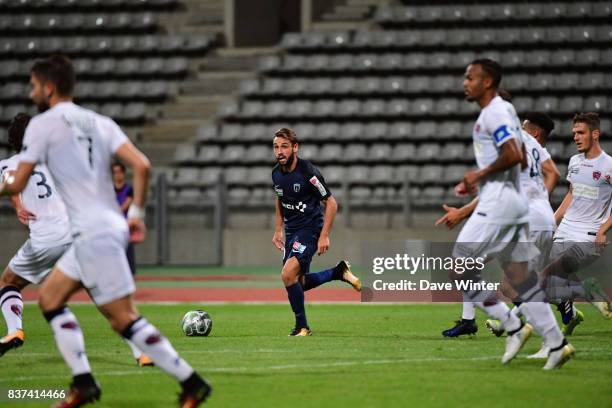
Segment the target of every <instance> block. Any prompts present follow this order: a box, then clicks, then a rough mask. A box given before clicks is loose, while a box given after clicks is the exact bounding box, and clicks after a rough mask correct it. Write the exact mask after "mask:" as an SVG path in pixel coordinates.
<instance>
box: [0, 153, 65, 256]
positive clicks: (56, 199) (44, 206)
mask: <svg viewBox="0 0 612 408" xmlns="http://www.w3.org/2000/svg"><path fill="white" fill-rule="evenodd" d="M18 164H19V155H18V154H16V155H14V156H12V157H10V158H8V159H6V160H2V161H0V175H4V173H5V172H7V171H14V170H17V165H18ZM21 201H22V202H23V206H24V207H25V208H26V209H27V210H28V211H30V212H32V213H33V214H34V215H35V216H36V219H35V220H32V221H30V222H29V223H28V227H29V229H30V241H31V243H32V246H33V247H40V246H44V247H49V246H58V245H63V244H66V243H69V242H70V241H71V240H72V234H71V231H70V224H69V222H68V214H67V213H66V207H65V206H64V203H63V201H62V199H61V197H60V196H59V194H58V192H57V190H56V188H55V183H54V182H53V178H52V177H51V176H50V174H49V170H47V168H46V166H44V165H40V164H39V165H37V166H36V167H34V171H33V172H32V176H31V177H30V179H29V180H28V184H27V185H26V187H25V189H24V190H23V191H22V192H21Z"/></svg>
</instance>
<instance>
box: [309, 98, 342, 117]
mask: <svg viewBox="0 0 612 408" xmlns="http://www.w3.org/2000/svg"><path fill="white" fill-rule="evenodd" d="M337 110H339V109H338V107H337V104H336V101H334V100H331V99H321V100H318V101H317V102H315V104H314V106H313V108H312V114H313V116H316V117H331V116H334V115H335V114H336V111H337Z"/></svg>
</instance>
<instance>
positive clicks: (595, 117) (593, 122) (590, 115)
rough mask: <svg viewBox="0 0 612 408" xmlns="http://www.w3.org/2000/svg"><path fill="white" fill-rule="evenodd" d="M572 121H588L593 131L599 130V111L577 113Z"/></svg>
mask: <svg viewBox="0 0 612 408" xmlns="http://www.w3.org/2000/svg"><path fill="white" fill-rule="evenodd" d="M572 123H573V124H574V125H575V124H576V123H586V124H587V126H588V127H589V129H590V130H591V132H592V131H594V130H599V114H598V113H597V112H584V113H577V114H575V115H574V119H573V121H572Z"/></svg>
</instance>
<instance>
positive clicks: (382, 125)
mask: <svg viewBox="0 0 612 408" xmlns="http://www.w3.org/2000/svg"><path fill="white" fill-rule="evenodd" d="M387 133H388V128H387V123H386V122H368V124H367V125H366V128H365V130H364V133H363V135H362V139H363V140H381V139H385V138H387Z"/></svg>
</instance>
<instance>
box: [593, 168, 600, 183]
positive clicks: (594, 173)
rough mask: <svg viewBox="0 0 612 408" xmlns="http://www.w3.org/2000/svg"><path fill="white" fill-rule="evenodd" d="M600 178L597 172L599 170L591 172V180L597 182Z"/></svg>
mask: <svg viewBox="0 0 612 408" xmlns="http://www.w3.org/2000/svg"><path fill="white" fill-rule="evenodd" d="M600 178H601V171H599V170H595V171H594V172H593V180H595V181H597V180H599V179H600Z"/></svg>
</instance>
